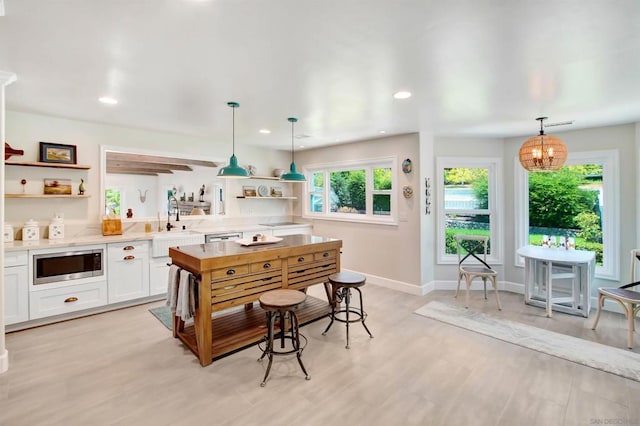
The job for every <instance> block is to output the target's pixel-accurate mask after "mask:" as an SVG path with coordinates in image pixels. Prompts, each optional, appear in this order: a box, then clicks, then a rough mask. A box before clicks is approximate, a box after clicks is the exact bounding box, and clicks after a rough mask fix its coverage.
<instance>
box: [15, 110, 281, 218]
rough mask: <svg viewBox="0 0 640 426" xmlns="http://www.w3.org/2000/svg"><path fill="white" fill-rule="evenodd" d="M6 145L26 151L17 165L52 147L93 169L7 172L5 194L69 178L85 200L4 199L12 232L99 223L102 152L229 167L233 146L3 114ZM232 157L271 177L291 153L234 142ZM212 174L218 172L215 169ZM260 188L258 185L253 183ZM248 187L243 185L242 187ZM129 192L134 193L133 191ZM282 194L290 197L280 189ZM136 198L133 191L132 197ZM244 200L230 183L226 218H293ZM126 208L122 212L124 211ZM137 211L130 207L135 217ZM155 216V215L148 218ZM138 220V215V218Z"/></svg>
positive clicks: (274, 206) (271, 204)
mask: <svg viewBox="0 0 640 426" xmlns="http://www.w3.org/2000/svg"><path fill="white" fill-rule="evenodd" d="M6 123H7V125H6V140H7V142H9V143H10V144H11V146H12V147H14V148H15V149H22V150H24V151H25V153H24V156H16V157H12V158H11V159H12V160H16V161H37V160H38V149H39V142H40V141H44V142H55V143H62V144H69V145H76V146H77V162H78V163H79V164H86V165H89V166H91V169H90V170H88V171H77V170H73V171H70V170H68V169H60V170H56V169H48V168H47V169H38V168H22V167H7V169H6V170H7V177H6V185H7V188H8V189H7V192H19V191H21V185H20V180H21V179H22V178H25V179H27V181H28V184H27V185H28V186H32V185H33V188H29V190H32V189H33V191H34V192H38V191H40V188H41V187H42V179H43V178H47V177H53V178H71V179H72V181H73V190H74V192H76V191H77V188H78V184H79V183H80V181H79V180H80V178H83V179H85V187H86V192H85V193H86V194H88V195H90V197H89V198H86V199H74V200H70V199H60V198H59V199H48V200H42V199H7V200H5V207H6V220H7V221H8V222H10V223H12V224H13V225H15V226H16V228H19V227H21V226H22V224H23V223H24V221H25V220H27V219H29V218H33V219H35V220H38V221H40V222H41V225H43V224H46V223H48V220H49V219H50V218H51V217H53V215H54V213H61V214H63V215H64V218H65V223H69V222H71V223H98V222H99V220H100V218H101V217H102V212H103V206H101V202H100V201H101V196H100V174H101V173H102V170H101V166H100V147H101V146H103V145H105V146H109V147H123V148H127V149H134V148H139V149H144V150H146V151H153V152H163V151H166V152H170V153H174V152H180V153H183V154H193V156H194V157H198V158H203V157H204V158H221V159H224V161H228V158H229V156H230V154H231V145H230V143H229V141H228V140H225V141H211V140H208V139H205V138H196V137H190V136H184V135H177V134H169V133H161V132H152V131H145V130H139V129H131V128H124V127H116V126H108V125H104V124H98V123H89V122H82V121H76V120H69V119H64V118H56V117H49V116H43V115H38V114H31V113H24V112H16V111H7V115H6ZM236 156H237V157H238V159H239V161H240V164H241V165H244V166H246V165H248V164H252V165H255V166H256V167H257V169H258V173H260V174H269V175H270V174H271V173H272V171H273V169H275V168H285V165H287V164H288V163H289V161H290V153H289V152H287V151H278V150H272V149H268V148H255V147H250V146H248V145H243V144H242V143H238V142H236ZM213 170H214V171H213V174H214V175H215V174H216V173H217V169H213ZM201 181H202V179H200V178H199V179H198V180H197V182H193V184H192V185H191V186H192V187H193V188H191V186H189V185H187V184H186V183H185V184H184V185H183V187H184V190H185V191H188V192H191V191H194V192H195V195H196V197H197V194H198V193H197V188H199V187H200V186H201V185H202V184H203V183H206V182H201ZM251 182H253V183H252V184H254V185H256V186H257V185H258V184H259V183H257V181H251ZM245 184H246V181H245ZM133 189H137V186H136V187H133ZM284 191H285V194H288V193H287V191H290V189H288V187H285V188H284ZM134 194H135V195H137V190H136V191H135V193H134ZM241 194H242V184H240V183H236V182H233V183H230V184H229V185H228V197H227V198H228V200H227V206H226V210H227V215H234V216H236V217H238V216H247V217H250V216H279V215H287V214H291V209H292V207H291V203H290V202H286V201H279V202H277V201H263V202H261V203H260V204H257V202H258V201H257V200H256V201H245V202H241V201H240V200H238V199H236V198H235V197H236V196H237V195H241ZM124 207H126V206H124ZM139 207H140V206H139V205H138V207H133V208H134V215H136V210H138V208H139ZM152 216H155V213H154V214H153V215H152ZM136 217H137V215H136Z"/></svg>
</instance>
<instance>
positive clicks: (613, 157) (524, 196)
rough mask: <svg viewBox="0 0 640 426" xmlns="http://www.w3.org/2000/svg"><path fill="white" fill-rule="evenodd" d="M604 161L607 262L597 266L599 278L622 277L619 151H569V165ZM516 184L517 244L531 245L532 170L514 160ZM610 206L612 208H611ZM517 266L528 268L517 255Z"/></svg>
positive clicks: (604, 242)
mask: <svg viewBox="0 0 640 426" xmlns="http://www.w3.org/2000/svg"><path fill="white" fill-rule="evenodd" d="M594 163H601V164H602V188H603V192H604V194H603V200H602V204H603V206H602V207H603V212H602V213H603V218H604V220H603V221H602V244H603V250H602V254H603V259H602V262H603V265H602V266H598V265H596V270H595V277H596V278H601V279H606V280H614V281H619V280H620V262H619V261H618V260H617V259H619V258H620V256H619V254H620V249H619V248H620V208H619V206H620V172H619V170H620V168H619V166H620V154H619V152H618V150H616V149H611V150H600V151H583V152H569V153H568V155H567V160H566V162H565V165H576V164H594ZM514 170H515V173H514V174H515V186H514V191H515V194H514V199H515V201H516V206H515V227H516V229H515V237H516V238H515V243H516V247H524V246H526V245H528V244H529V172H528V171H527V170H525V169H524V167H522V165H521V164H520V161H519V160H518V158H517V157H515V159H514ZM607 206H609V207H607ZM514 263H515V266H517V267H522V268H524V259H523V258H522V257H521V256H515V262H514Z"/></svg>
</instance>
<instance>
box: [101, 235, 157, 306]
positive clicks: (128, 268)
mask: <svg viewBox="0 0 640 426" xmlns="http://www.w3.org/2000/svg"><path fill="white" fill-rule="evenodd" d="M107 277H108V280H109V291H108V303H116V302H124V301H127V300H132V299H137V298H140V297H146V296H149V242H148V241H130V242H126V243H111V244H108V245H107Z"/></svg>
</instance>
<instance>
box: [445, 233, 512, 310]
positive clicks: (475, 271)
mask: <svg viewBox="0 0 640 426" xmlns="http://www.w3.org/2000/svg"><path fill="white" fill-rule="evenodd" d="M453 238H454V239H455V241H456V248H457V252H458V287H457V288H456V295H455V297H458V292H459V291H460V281H461V280H462V277H464V279H465V284H466V285H467V294H466V299H465V307H466V308H468V307H469V288H470V287H471V283H472V282H473V280H474V279H476V278H481V279H482V282H483V284H484V298H485V300H486V299H487V280H490V281H491V284H493V291H494V293H495V295H496V302H497V304H498V310H502V305H500V298H499V297H498V282H497V277H498V273H497V272H496V271H494V270H493V269H492V268H491V266H489V264H488V263H487V242H488V241H489V237H485V236H479V235H455V236H454V237H453ZM478 255H481V256H482V258H480V257H478ZM471 259H473V260H475V262H471Z"/></svg>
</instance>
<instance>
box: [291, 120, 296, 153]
mask: <svg viewBox="0 0 640 426" xmlns="http://www.w3.org/2000/svg"><path fill="white" fill-rule="evenodd" d="M294 123H295V121H291V162H292V163H293V126H294Z"/></svg>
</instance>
